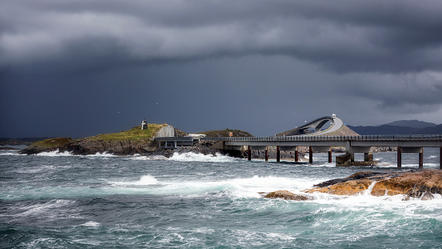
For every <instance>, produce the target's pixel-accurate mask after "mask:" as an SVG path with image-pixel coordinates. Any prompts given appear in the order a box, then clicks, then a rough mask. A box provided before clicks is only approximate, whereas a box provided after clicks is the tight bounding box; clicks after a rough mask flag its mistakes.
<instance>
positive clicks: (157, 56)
mask: <svg viewBox="0 0 442 249" xmlns="http://www.w3.org/2000/svg"><path fill="white" fill-rule="evenodd" d="M441 12H442V4H441V3H440V2H439V1H431V0H426V1H388V2H385V1H335V2H330V1H285V0H276V1H263V0H258V1H256V0H253V1H197V0H192V1H184V0H171V1H160V2H157V1H131V2H122V1H98V0H95V1H63V2H60V1H52V0H51V1H49V0H43V1H38V2H35V1H30V0H28V1H6V2H5V1H4V2H3V8H2V10H1V12H0V18H1V19H0V20H1V23H2V29H1V34H0V35H1V40H0V51H1V53H2V55H3V56H2V59H1V61H0V63H1V64H3V65H5V64H7V63H12V64H14V63H17V64H20V63H27V62H30V61H41V60H43V61H44V60H51V59H53V58H57V56H60V54H62V55H64V54H65V53H67V54H69V52H70V49H71V48H72V47H79V48H85V47H84V44H92V47H95V48H96V47H100V46H103V47H104V48H106V47H109V44H106V43H111V44H117V48H112V49H111V51H114V52H115V51H116V53H117V54H118V55H119V56H120V57H121V56H123V55H124V56H126V57H127V60H132V61H149V60H174V59H189V58H190V59H192V58H201V57H208V56H219V55H225V54H230V55H244V54H282V55H292V56H295V57H298V58H302V59H306V60H310V61H313V62H315V63H319V64H321V65H324V66H325V67H327V68H329V69H332V70H337V71H342V72H352V71H362V72H365V71H375V72H376V71H380V72H404V71H422V70H429V69H433V70H440V69H441V65H442V63H441V62H442V61H441V60H442V59H441V58H442V56H440V55H442V50H441V47H440V45H441V41H442V34H441V32H440V30H441V29H442V17H441V15H440V13H441ZM23 17H25V18H23ZM97 40H101V41H100V42H99V43H98V45H95V44H94V43H96V42H97ZM76 44H78V45H76ZM86 49H87V48H86ZM77 52H80V53H81V50H79V51H77ZM96 53H100V50H98V51H96ZM93 56H95V54H94V53H92V54H91V57H92V58H94V57H93ZM84 60H87V58H85V59H84Z"/></svg>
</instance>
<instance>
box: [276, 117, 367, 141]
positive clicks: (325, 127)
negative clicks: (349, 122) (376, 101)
mask: <svg viewBox="0 0 442 249" xmlns="http://www.w3.org/2000/svg"><path fill="white" fill-rule="evenodd" d="M299 135H304V136H343V135H347V136H357V135H359V134H357V133H356V132H354V131H352V130H351V129H350V128H348V127H347V126H345V125H344V122H343V121H342V120H341V119H340V118H338V117H337V116H336V115H335V114H332V115H331V116H325V117H322V118H318V119H315V120H313V121H311V122H309V123H307V124H305V125H302V126H300V127H297V128H294V129H291V130H288V131H284V132H281V133H278V134H276V136H279V137H282V136H299Z"/></svg>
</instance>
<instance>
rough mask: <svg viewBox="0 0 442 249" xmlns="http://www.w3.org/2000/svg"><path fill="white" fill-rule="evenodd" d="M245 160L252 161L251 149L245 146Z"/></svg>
mask: <svg viewBox="0 0 442 249" xmlns="http://www.w3.org/2000/svg"><path fill="white" fill-rule="evenodd" d="M247 160H249V161H251V160H252V148H251V147H250V146H247Z"/></svg>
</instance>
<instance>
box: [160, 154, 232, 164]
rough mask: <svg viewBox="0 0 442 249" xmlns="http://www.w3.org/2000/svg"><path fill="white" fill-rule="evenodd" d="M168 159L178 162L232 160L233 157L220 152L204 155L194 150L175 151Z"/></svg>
mask: <svg viewBox="0 0 442 249" xmlns="http://www.w3.org/2000/svg"><path fill="white" fill-rule="evenodd" d="M168 160H172V161H179V162H233V161H234V160H235V159H234V158H232V157H229V156H225V155H222V154H220V153H216V154H215V155H211V154H210V155H204V154H201V153H194V152H186V153H177V152H175V153H173V155H172V156H171V157H170V158H169V159H168Z"/></svg>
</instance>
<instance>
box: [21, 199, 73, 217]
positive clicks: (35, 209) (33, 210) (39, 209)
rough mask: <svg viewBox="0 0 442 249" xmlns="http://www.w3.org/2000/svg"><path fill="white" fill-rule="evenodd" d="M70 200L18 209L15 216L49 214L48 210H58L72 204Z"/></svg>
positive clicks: (53, 201) (54, 201) (52, 201)
mask: <svg viewBox="0 0 442 249" xmlns="http://www.w3.org/2000/svg"><path fill="white" fill-rule="evenodd" d="M74 202H75V201H72V200H51V201H49V202H46V203H41V204H40V203H39V204H33V205H29V206H26V207H21V208H19V210H20V211H22V212H19V213H18V214H17V216H34V215H41V214H43V213H47V214H50V213H51V212H50V210H52V209H58V208H60V207H64V206H68V205H71V204H72V203H74Z"/></svg>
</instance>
